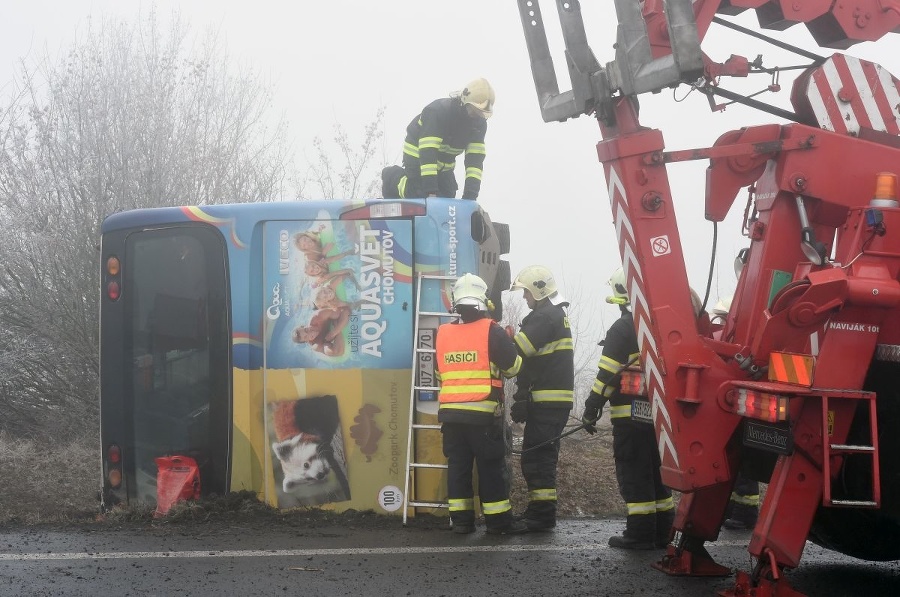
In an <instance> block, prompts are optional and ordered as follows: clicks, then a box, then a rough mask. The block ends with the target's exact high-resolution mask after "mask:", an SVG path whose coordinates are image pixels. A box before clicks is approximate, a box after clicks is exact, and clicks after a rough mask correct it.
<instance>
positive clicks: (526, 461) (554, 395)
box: [510, 265, 575, 531]
mask: <svg viewBox="0 0 900 597" xmlns="http://www.w3.org/2000/svg"><path fill="white" fill-rule="evenodd" d="M510 290H522V291H523V292H524V295H525V302H526V303H527V304H528V307H529V308H530V309H531V313H529V314H528V315H527V316H525V318H524V319H523V320H522V325H521V327H520V329H519V332H518V333H517V334H516V335H515V337H514V338H513V339H514V340H515V342H516V347H517V348H518V349H519V354H520V355H521V356H522V369H521V371H520V372H519V376H518V377H517V378H516V384H517V390H516V394H515V396H514V399H515V402H514V403H513V406H512V409H511V411H510V414H511V416H512V420H513V421H515V422H517V423H525V432H524V436H523V438H522V457H521V460H520V463H521V467H522V476H523V477H524V479H525V483H526V485H527V486H528V506H527V508H526V509H525V512H524V513H523V515H522V518H523V520H524V521H525V523H526V524H527V525H528V528H529V529H530V530H532V531H549V530H551V529H553V528H554V527H555V526H556V466H557V462H558V461H559V441H554V439H555V438H558V437H559V436H560V435H561V434H562V433H563V431H564V429H565V426H566V421H568V419H569V412H570V411H571V410H572V395H573V389H574V386H575V364H574V351H573V344H572V330H571V329H570V328H569V316H568V314H567V313H566V309H565V308H566V306H568V304H569V303H568V302H567V301H566V300H565V299H564V298H563V297H562V295H561V294H560V293H559V290H558V289H557V286H556V280H555V279H554V278H553V274H552V273H551V272H550V270H549V269H547V268H546V267H544V266H542V265H532V266H529V267H526V268H525V269H523V270H522V271H521V272H519V274H518V275H517V276H516V279H515V280H514V281H513V284H512V287H511V288H510Z"/></svg>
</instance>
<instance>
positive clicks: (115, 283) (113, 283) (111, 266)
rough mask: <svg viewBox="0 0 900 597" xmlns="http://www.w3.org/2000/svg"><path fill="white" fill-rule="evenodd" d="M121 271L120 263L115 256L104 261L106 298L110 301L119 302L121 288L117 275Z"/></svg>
mask: <svg viewBox="0 0 900 597" xmlns="http://www.w3.org/2000/svg"><path fill="white" fill-rule="evenodd" d="M121 271H122V263H121V262H120V261H119V258H118V257H116V256H115V255H111V256H109V257H108V258H107V259H106V296H107V297H108V298H109V300H111V301H117V300H119V297H120V296H121V294H122V287H121V285H120V284H119V274H120V273H121Z"/></svg>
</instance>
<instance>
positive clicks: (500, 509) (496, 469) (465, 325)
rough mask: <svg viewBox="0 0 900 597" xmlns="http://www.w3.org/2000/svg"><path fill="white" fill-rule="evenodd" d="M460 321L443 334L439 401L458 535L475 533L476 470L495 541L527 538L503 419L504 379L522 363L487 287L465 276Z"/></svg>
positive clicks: (459, 289) (458, 290) (457, 301)
mask: <svg viewBox="0 0 900 597" xmlns="http://www.w3.org/2000/svg"><path fill="white" fill-rule="evenodd" d="M453 309H454V311H456V312H457V313H458V314H459V319H460V320H459V321H456V322H453V323H445V324H443V325H442V326H441V327H440V328H438V333H437V339H436V344H435V347H436V365H437V377H438V379H439V380H440V382H441V390H440V394H439V395H438V400H439V401H440V407H439V410H438V421H440V422H441V434H442V435H443V444H444V456H446V457H447V495H448V498H449V505H450V520H451V522H452V524H453V531H454V532H455V533H472V532H474V531H475V500H474V497H475V493H474V489H473V485H472V464H473V462H474V463H475V464H476V465H477V466H478V493H479V497H480V498H481V509H482V510H483V512H484V524H485V526H486V527H487V533H488V534H490V535H511V534H517V533H522V532H527V531H528V529H527V527H526V526H525V525H524V524H522V523H521V522H516V521H514V520H513V517H512V505H511V504H510V502H509V483H508V482H507V474H506V441H505V430H506V421H505V420H504V418H503V417H502V416H501V412H502V409H501V403H502V402H503V380H502V378H501V376H503V377H513V376H514V375H516V374H517V373H518V372H519V366H520V365H521V363H522V359H521V358H520V357H519V355H518V354H517V353H516V347H515V345H514V344H513V342H512V340H511V339H510V337H509V336H508V335H507V334H506V332H505V331H504V330H503V328H501V327H500V326H499V325H498V324H497V323H496V322H495V321H494V320H493V319H491V318H490V317H488V316H487V310H488V298H487V284H485V282H484V280H482V279H481V278H479V277H478V276H476V275H474V274H464V275H463V276H462V277H460V278H459V279H458V280H457V281H456V283H455V284H454V285H453Z"/></svg>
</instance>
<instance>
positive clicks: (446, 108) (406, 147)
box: [381, 79, 494, 199]
mask: <svg viewBox="0 0 900 597" xmlns="http://www.w3.org/2000/svg"><path fill="white" fill-rule="evenodd" d="M493 111H494V90H493V88H492V87H491V85H490V83H488V82H487V80H485V79H475V80H474V81H470V82H469V83H468V84H467V85H466V86H465V87H464V88H463V89H462V90H461V91H456V92H454V93H451V94H450V97H445V98H440V99H436V100H434V101H433V102H431V103H430V104H428V105H427V106H425V108H423V109H422V112H421V114H417V115H416V117H415V118H413V119H412V122H410V123H409V126H407V127H406V140H405V141H404V143H403V167H402V168H401V167H400V166H388V167H387V168H385V169H384V170H382V171H381V192H382V195H383V196H384V198H385V199H405V198H409V197H415V198H419V197H451V198H452V197H456V191H457V190H458V188H459V185H458V184H457V182H456V175H455V174H454V172H453V171H454V168H455V166H456V158H457V156H459V155H460V154H461V153H463V152H465V154H466V155H465V160H464V166H465V183H464V184H463V194H462V198H463V199H477V198H478V192H479V190H480V189H481V174H482V169H483V168H484V158H485V146H484V137H485V134H486V133H487V119H488V118H490V116H491V114H493Z"/></svg>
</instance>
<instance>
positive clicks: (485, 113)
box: [453, 79, 494, 120]
mask: <svg viewBox="0 0 900 597" xmlns="http://www.w3.org/2000/svg"><path fill="white" fill-rule="evenodd" d="M453 95H455V96H456V97H459V101H460V102H461V103H462V105H464V106H472V108H474V109H475V110H476V111H477V113H478V115H479V116H481V117H482V118H484V119H485V120H487V119H488V118H490V117H491V114H493V113H494V88H493V87H491V84H490V83H488V82H487V79H475V80H474V81H469V83H468V84H467V85H466V86H465V87H464V88H463V90H462V91H458V92H456V93H455V94H453Z"/></svg>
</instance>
